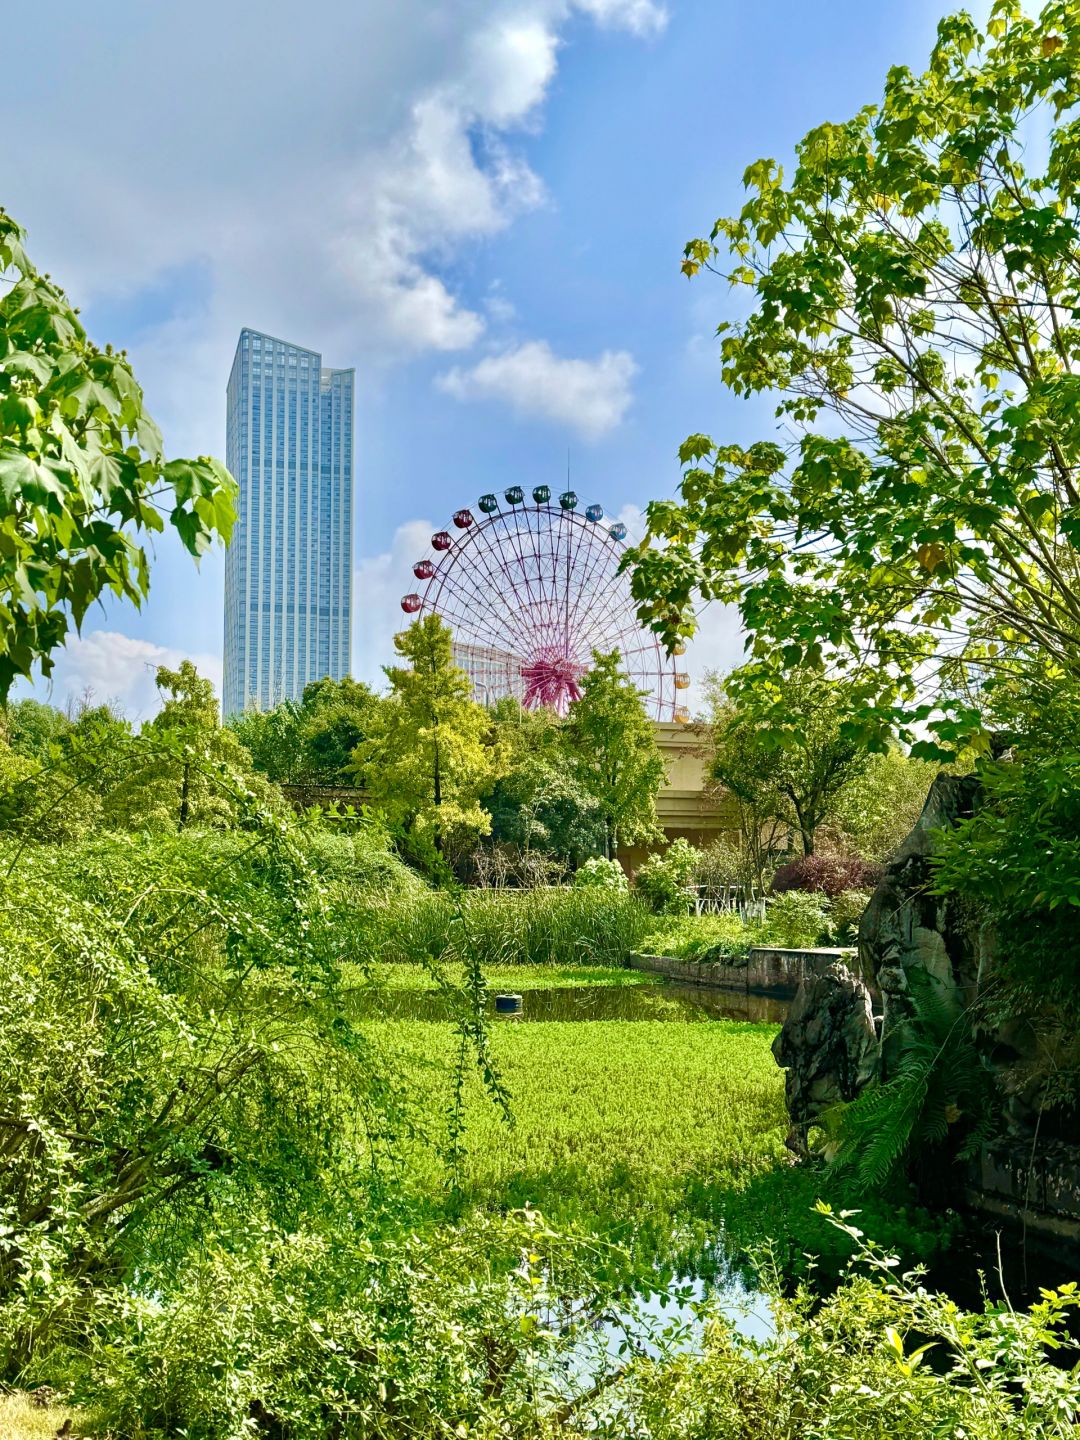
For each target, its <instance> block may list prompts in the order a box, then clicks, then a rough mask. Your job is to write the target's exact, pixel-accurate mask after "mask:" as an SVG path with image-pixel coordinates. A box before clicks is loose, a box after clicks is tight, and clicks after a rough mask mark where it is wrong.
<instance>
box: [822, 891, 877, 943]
mask: <svg viewBox="0 0 1080 1440" xmlns="http://www.w3.org/2000/svg"><path fill="white" fill-rule="evenodd" d="M871 893H872V892H871V891H869V890H844V891H842V892H841V893H840V894H839V895H837V897H836V899H835V900H832V901H831V902H830V904H829V929H830V930H831V931H832V938H833V940H835V941H836V943H837V944H838V945H854V944H855V943H856V941H857V940H858V938H859V921H860V920H861V919H862V917H863V911H864V910H865V909H866V907H867V905H869V904H870V896H871Z"/></svg>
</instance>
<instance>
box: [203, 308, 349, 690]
mask: <svg viewBox="0 0 1080 1440" xmlns="http://www.w3.org/2000/svg"><path fill="white" fill-rule="evenodd" d="M275 351H276V356H277V363H276V365H275ZM249 356H250V358H249ZM260 356H261V363H260ZM353 390H354V382H353V372H352V371H351V370H329V369H327V370H324V369H323V368H322V357H321V356H320V355H319V354H317V353H316V352H315V351H311V350H303V349H301V348H300V347H298V346H293V345H289V346H286V345H285V344H284V343H283V342H282V341H277V340H274V339H273V338H272V337H270V336H268V335H261V334H259V333H258V332H256V331H250V330H244V331H242V332H241V335H240V341H239V343H238V345H237V348H236V358H235V359H234V361H233V368H232V373H231V375H230V377H229V386H228V406H227V412H226V416H227V432H228V433H227V452H226V453H227V461H228V465H229V469H230V470H231V471H232V473H233V475H234V476H235V478H236V480H237V483H238V485H239V487H240V497H239V505H238V507H237V508H238V518H237V524H236V527H235V529H234V532H233V541H232V545H231V546H230V548H229V552H228V556H227V559H226V562H225V617H226V619H225V683H224V708H225V713H226V715H229V714H233V713H234V712H235V711H237V710H241V709H243V708H244V707H245V706H258V707H259V708H260V709H268V708H270V707H271V706H273V705H276V704H277V703H278V702H279V701H281V700H283V699H286V698H291V697H296V696H298V695H299V694H300V693H301V691H302V690H303V688H304V686H305V685H306V684H307V683H308V682H309V681H310V680H318V679H321V678H322V677H323V676H324V675H327V674H329V675H331V676H333V677H334V678H335V679H340V678H341V677H342V676H344V675H345V674H346V673H347V671H348V661H349V654H350V650H351V629H352V623H351V601H352V594H351V589H352V586H351V577H352V533H351V515H352V483H353V457H352V410H353V400H354V394H353ZM298 400H299V405H298V403H297V402H298ZM298 411H299V414H298ZM309 460H310V464H309ZM331 557H332V563H331Z"/></svg>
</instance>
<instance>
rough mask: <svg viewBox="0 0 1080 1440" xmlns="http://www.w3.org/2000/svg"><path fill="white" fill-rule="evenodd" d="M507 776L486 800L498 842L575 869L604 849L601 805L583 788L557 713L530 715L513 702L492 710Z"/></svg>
mask: <svg viewBox="0 0 1080 1440" xmlns="http://www.w3.org/2000/svg"><path fill="white" fill-rule="evenodd" d="M492 719H493V721H494V723H495V726H496V730H497V733H498V734H499V737H500V739H501V741H502V747H503V752H504V756H505V760H504V764H505V773H504V774H503V775H501V776H500V778H499V779H498V780H497V781H496V783H495V786H494V788H493V789H492V790H491V792H490V793H489V794H488V795H485V796H484V805H485V807H486V808H487V809H488V810H489V811H490V812H491V838H492V841H493V842H494V843H502V844H510V845H514V846H517V847H518V848H519V850H520V851H521V852H523V853H528V852H530V851H531V850H533V849H539V850H541V851H543V852H545V853H547V854H549V855H553V856H558V857H559V858H560V859H562V860H563V861H565V862H566V863H567V864H569V865H574V864H577V863H579V862H580V861H581V860H582V859H583V858H585V857H586V856H589V855H595V854H596V853H597V852H598V851H599V850H601V849H602V848H603V845H604V834H603V827H602V824H601V820H600V806H599V801H598V800H597V798H596V796H595V795H594V794H592V793H591V792H590V791H589V789H588V788H586V786H585V784H584V783H583V781H582V779H581V777H580V775H579V773H578V771H577V768H576V767H575V765H574V763H573V758H572V756H571V754H570V751H569V747H568V743H567V726H566V724H565V722H564V721H563V720H561V719H560V718H559V716H558V715H556V714H555V712H554V711H552V710H548V709H544V708H543V707H541V708H540V709H537V710H527V709H525V707H524V706H522V705H521V704H519V703H518V701H517V700H515V699H513V698H512V697H509V698H507V699H504V700H500V701H499V702H498V703H497V704H496V705H495V706H494V707H493V708H492Z"/></svg>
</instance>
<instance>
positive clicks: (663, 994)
mask: <svg viewBox="0 0 1080 1440" xmlns="http://www.w3.org/2000/svg"><path fill="white" fill-rule="evenodd" d="M513 993H514V994H516V995H520V996H521V1009H520V1011H519V1012H517V1013H516V1014H512V1015H500V1014H498V1013H497V1011H496V1008H495V994H494V992H493V993H492V994H491V995H490V996H489V999H488V1009H489V1011H490V1013H491V1015H492V1016H493V1018H494V1019H496V1020H497V1021H498V1022H499V1023H500V1024H507V1025H528V1024H533V1023H537V1022H542V1021H551V1020H561V1021H565V1020H587V1021H596V1020H640V1021H650V1020H654V1021H655V1020H663V1021H672V1020H685V1021H688V1022H691V1023H699V1022H703V1021H707V1020H748V1021H751V1022H755V1023H759V1024H767V1025H781V1024H783V1021H784V1017H785V1016H786V1015H787V1012H788V1006H789V1005H790V1003H791V1002H790V1001H789V1000H785V999H777V998H776V997H774V996H771V995H749V994H746V993H745V992H744V991H740V990H720V989H715V988H712V987H706V986H703V985H679V984H675V983H671V982H667V983H664V984H658V985H581V986H567V987H558V988H557V987H554V986H543V985H537V986H536V987H534V988H526V987H520V988H518V989H517V990H515V991H514V992H513ZM357 1004H358V1006H359V1007H360V1010H361V1012H362V1014H364V1015H365V1016H370V1017H371V1018H373V1019H374V1018H377V1017H379V1016H382V1017H384V1018H386V1019H391V1020H428V1021H432V1022H433V1023H434V1022H439V1021H447V1020H453V1019H454V1018H455V1015H456V1013H457V1012H456V1010H455V1004H454V999H453V997H452V996H450V995H446V994H444V993H442V992H441V991H438V990H382V991H375V990H372V991H371V992H370V993H362V994H361V995H360V996H358V997H357Z"/></svg>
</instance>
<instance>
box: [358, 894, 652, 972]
mask: <svg viewBox="0 0 1080 1440" xmlns="http://www.w3.org/2000/svg"><path fill="white" fill-rule="evenodd" d="M364 919H365V924H367V925H369V926H370V929H371V933H372V936H373V940H374V942H375V945H376V953H377V955H378V957H379V958H380V959H383V960H388V961H404V962H410V961H411V962H417V961H419V960H421V959H422V958H423V957H425V956H434V957H435V958H437V959H447V960H454V959H461V958H463V957H464V955H465V953H466V952H467V951H468V952H469V953H471V954H472V955H474V956H475V958H476V959H478V960H479V961H480V963H481V964H482V965H483V967H484V969H485V970H494V969H496V968H497V967H499V966H502V965H543V964H558V965H567V966H570V967H583V966H592V965H606V966H619V965H624V964H625V963H626V960H627V957H628V956H629V955H630V953H631V951H633V950H635V949H637V948H638V946H639V942H640V940H641V937H642V936H643V935H644V934H645V932H646V930H647V929H648V928H649V923H650V920H651V917H650V915H649V912H648V911H647V910H646V909H645V907H644V906H643V905H642V904H641V903H640V902H639V901H638V900H636V899H635V898H634V897H633V896H632V895H626V894H619V893H617V892H613V891H607V890H574V889H571V888H568V887H566V886H562V887H555V888H552V889H548V890H522V891H495V890H471V891H466V892H465V893H464V894H463V895H462V896H461V897H460V898H458V897H455V896H452V895H448V894H446V893H445V892H439V891H431V892H429V893H427V894H425V895H422V896H420V897H419V898H410V899H406V900H402V899H395V900H392V901H388V902H386V903H383V904H380V905H377V906H375V907H373V908H372V909H371V910H370V911H369V912H367V914H366V916H365V917H364Z"/></svg>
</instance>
